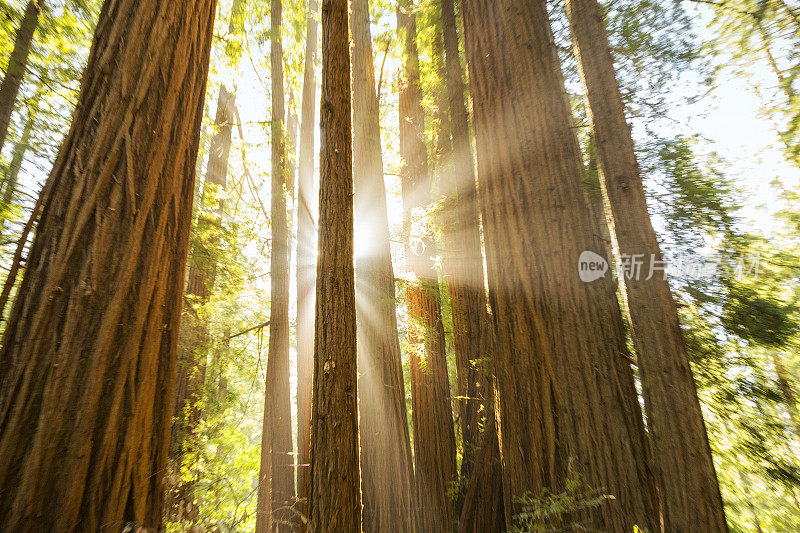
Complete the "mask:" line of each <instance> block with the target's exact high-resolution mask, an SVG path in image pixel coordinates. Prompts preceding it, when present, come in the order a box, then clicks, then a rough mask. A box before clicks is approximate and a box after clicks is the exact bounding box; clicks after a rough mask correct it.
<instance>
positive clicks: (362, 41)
mask: <svg viewBox="0 0 800 533" xmlns="http://www.w3.org/2000/svg"><path fill="white" fill-rule="evenodd" d="M351 10H352V11H351V15H350V28H351V33H352V38H353V49H352V53H353V77H352V78H353V132H354V138H353V180H354V189H355V217H356V220H358V236H357V238H358V239H359V240H360V241H362V240H363V243H364V244H363V250H362V252H361V254H360V255H359V257H357V258H356V292H357V294H358V299H357V306H356V313H357V318H358V345H359V360H358V361H359V373H360V378H359V387H358V390H359V410H360V418H359V429H360V442H361V491H362V500H363V504H364V509H363V517H362V522H363V530H364V531H367V532H372V531H374V532H378V531H411V530H412V525H413V512H412V504H411V487H412V482H413V479H414V477H413V476H414V472H413V465H412V462H411V443H410V440H409V433H408V414H407V412H406V397H405V384H404V382H403V368H402V362H401V356H400V342H399V338H398V334H397V316H396V313H395V305H396V302H395V286H394V270H393V268H392V257H391V251H390V246H389V222H388V214H387V207H386V188H385V185H384V181H383V159H382V154H381V138H380V124H379V118H380V116H379V111H378V97H377V95H376V92H375V71H374V66H373V56H372V37H371V36H370V27H369V25H370V16H369V6H368V2H367V0H353V1H352V2H351Z"/></svg>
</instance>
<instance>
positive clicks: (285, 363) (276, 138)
mask: <svg viewBox="0 0 800 533" xmlns="http://www.w3.org/2000/svg"><path fill="white" fill-rule="evenodd" d="M270 5H271V7H270V13H271V30H270V33H271V37H270V38H271V54H270V66H271V73H272V118H271V122H270V124H271V128H270V130H271V131H270V134H271V143H272V201H271V203H272V205H271V211H272V213H271V214H272V221H271V222H272V257H271V259H270V279H271V284H272V291H271V293H272V296H271V300H270V322H269V355H268V357H269V359H268V360H267V378H266V398H265V400H264V402H265V404H267V403H268V404H269V408H268V409H266V410H265V413H264V415H265V420H264V432H263V434H262V438H261V447H262V448H266V450H267V453H268V454H269V455H268V457H269V460H270V461H271V462H272V468H271V476H270V478H266V477H265V476H264V475H263V474H264V473H265V469H264V465H263V464H262V465H261V472H262V475H261V476H260V477H259V479H260V484H262V485H263V484H264V483H265V482H270V483H271V490H270V493H269V494H270V497H271V502H272V504H271V510H272V511H271V514H272V517H271V522H272V524H273V525H274V527H272V529H273V530H276V531H289V530H290V525H291V523H292V519H293V515H292V513H291V512H290V511H289V509H288V508H289V507H291V506H292V505H294V496H295V492H294V456H293V448H292V410H291V397H290V392H289V249H290V248H289V246H290V242H289V238H290V237H289V224H290V222H289V219H288V217H287V215H286V194H287V191H291V190H293V188H292V187H291V186H289V180H290V179H291V177H290V175H289V172H288V168H287V164H286V142H285V134H284V126H283V124H284V114H285V113H286V104H285V101H284V95H283V44H282V39H281V33H280V27H281V14H282V13H281V11H282V6H281V1H280V0H272V3H271V4H270ZM267 414H269V427H268V426H267V418H266V416H267ZM262 457H263V453H262ZM266 496H267V493H266V491H265V490H264V489H263V487H261V488H259V491H258V500H259V501H260V502H261V503H259V504H258V507H257V508H258V516H257V518H256V533H265V532H266V531H268V528H270V526H269V525H268V524H269V523H270V521H269V517H267V516H265V513H264V510H265V509H267V506H266V505H264V504H263V502H264V497H266Z"/></svg>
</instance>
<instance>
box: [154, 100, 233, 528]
mask: <svg viewBox="0 0 800 533" xmlns="http://www.w3.org/2000/svg"><path fill="white" fill-rule="evenodd" d="M235 99H236V98H235V95H234V94H233V93H229V92H228V90H227V89H226V88H225V86H224V85H223V86H221V87H220V90H219V97H218V99H217V113H216V116H215V118H214V124H215V126H216V128H217V133H216V134H215V135H214V137H213V138H212V139H211V148H210V150H209V155H208V168H207V170H206V180H205V184H204V186H203V194H202V198H201V212H200V214H199V215H198V220H197V234H198V235H200V236H202V237H204V238H202V239H200V240H198V242H195V243H194V244H193V246H191V248H192V249H191V250H190V255H189V261H188V263H189V275H188V279H187V282H186V290H185V292H184V298H183V317H182V319H181V331H180V338H179V342H178V372H177V378H176V380H175V406H174V416H173V419H172V431H171V437H170V440H171V444H170V461H171V462H172V463H173V464H174V467H176V468H179V467H180V463H181V461H182V458H183V456H184V454H185V453H186V452H191V451H192V449H193V448H196V446H197V441H196V439H197V426H198V424H199V423H200V418H201V416H202V409H201V406H200V404H201V401H202V399H203V388H204V385H205V378H206V366H207V358H208V350H209V343H210V340H211V339H210V337H209V324H208V319H207V318H206V317H205V316H202V313H201V310H202V308H203V306H204V305H206V304H207V303H208V301H209V299H210V298H211V295H212V293H213V290H214V284H215V282H216V277H217V254H218V251H217V247H218V245H219V231H220V230H221V224H222V210H223V199H222V196H223V194H224V190H225V185H226V182H227V176H228V158H229V156H230V151H231V133H232V128H233V120H234V111H233V110H234V106H235V105H236V104H235ZM206 236H207V238H205V237H206ZM171 489H172V490H173V493H172V494H169V495H168V497H167V500H168V507H169V513H170V514H171V515H173V516H174V517H175V519H176V520H184V519H187V518H188V519H190V520H196V519H197V516H198V510H199V509H198V507H197V504H196V502H195V501H194V483H180V484H179V485H178V486H176V487H168V491H170V490H171Z"/></svg>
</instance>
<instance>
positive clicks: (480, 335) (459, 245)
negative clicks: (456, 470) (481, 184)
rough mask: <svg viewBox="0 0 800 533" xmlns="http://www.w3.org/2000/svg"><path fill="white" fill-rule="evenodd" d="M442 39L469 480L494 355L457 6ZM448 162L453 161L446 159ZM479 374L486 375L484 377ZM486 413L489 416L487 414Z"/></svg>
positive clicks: (446, 13) (452, 282) (453, 298)
mask: <svg viewBox="0 0 800 533" xmlns="http://www.w3.org/2000/svg"><path fill="white" fill-rule="evenodd" d="M441 9H442V24H441V27H442V35H443V37H444V39H443V41H444V50H445V68H446V79H447V84H446V86H447V97H448V104H449V109H450V117H449V118H450V127H451V129H452V135H453V144H452V152H451V153H450V154H449V168H448V172H446V173H444V174H442V177H441V183H440V187H441V190H442V193H443V195H444V196H445V201H446V205H445V215H444V217H443V218H444V219H445V220H446V221H450V224H449V225H446V226H445V232H444V234H445V243H446V250H445V251H446V254H445V257H446V263H445V272H446V275H447V280H448V287H449V289H450V303H451V306H452V313H453V345H454V348H455V352H456V370H457V372H458V395H459V396H460V397H462V398H463V400H461V403H462V405H463V407H462V412H461V425H462V438H463V442H464V457H463V460H462V463H461V475H462V476H463V477H464V478H469V477H470V474H471V464H472V456H473V454H474V453H475V449H476V448H477V446H478V444H479V442H480V441H481V437H480V433H481V431H480V427H481V425H482V423H483V418H484V416H485V417H492V416H493V412H494V406H493V405H490V403H489V402H487V398H488V397H489V396H490V391H489V386H488V384H489V380H488V379H487V376H486V375H485V371H486V370H487V369H488V367H489V359H490V357H491V354H490V353H488V352H484V349H483V348H484V347H485V346H488V343H486V342H485V340H484V337H485V336H486V328H487V327H488V324H487V319H488V316H487V313H486V293H485V289H484V272H483V256H482V253H481V252H482V251H481V235H480V221H479V217H478V191H477V184H476V181H475V171H474V166H473V154H472V145H471V143H470V136H469V124H468V115H467V107H466V104H465V102H464V93H465V91H464V81H463V70H462V68H461V59H460V57H459V46H458V33H457V31H456V18H455V10H454V6H453V0H442V2H441ZM445 157H447V156H445ZM479 370H481V371H480V372H479ZM481 411H483V413H484V415H482V414H481Z"/></svg>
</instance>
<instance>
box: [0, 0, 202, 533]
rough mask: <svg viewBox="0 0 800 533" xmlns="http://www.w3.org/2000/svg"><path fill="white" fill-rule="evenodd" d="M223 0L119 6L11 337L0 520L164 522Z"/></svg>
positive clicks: (45, 213) (94, 65) (99, 44)
mask: <svg viewBox="0 0 800 533" xmlns="http://www.w3.org/2000/svg"><path fill="white" fill-rule="evenodd" d="M215 10H216V2H215V1H214V0H176V1H172V2H157V1H155V0H118V1H115V2H106V4H105V5H104V6H103V9H102V11H101V14H100V20H99V23H98V26H97V29H96V32H95V38H94V44H93V46H92V51H91V53H90V57H89V62H88V66H87V68H86V72H85V75H84V78H83V82H82V86H81V91H80V95H79V98H78V107H77V110H76V112H75V116H74V120H73V124H72V127H71V129H70V132H69V134H68V135H67V137H66V139H65V141H64V144H63V145H62V147H61V150H60V152H59V156H58V158H57V160H56V162H55V165H54V167H53V170H52V172H51V174H50V176H49V178H48V180H47V183H46V186H45V188H44V191H43V199H42V202H41V209H40V211H39V213H40V217H39V219H38V222H37V223H36V234H35V238H34V240H33V243H32V246H31V250H30V253H29V255H28V258H27V268H26V269H25V275H24V277H23V279H22V283H21V287H20V290H19V292H18V296H17V298H16V301H15V302H14V305H13V309H12V311H11V316H10V318H9V321H8V325H7V327H6V330H5V332H4V335H3V343H2V351H0V360H2V363H3V367H4V368H7V369H9V373H8V374H7V377H8V379H7V380H5V386H6V394H4V396H5V400H6V401H5V403H4V404H3V406H2V408H1V410H0V487H2V489H0V490H2V497H0V523H2V524H3V526H4V527H5V528H6V529H9V530H15V531H74V530H78V531H96V530H98V529H100V528H101V527H105V528H115V529H120V528H122V527H123V524H124V523H126V522H130V523H135V524H138V525H142V526H145V527H152V528H156V527H158V526H159V525H160V523H161V516H162V512H161V507H162V494H163V477H164V471H165V465H166V459H167V448H168V441H169V431H170V417H171V415H172V398H173V388H174V380H175V361H176V345H177V340H178V328H179V322H180V313H181V294H182V292H183V283H184V266H185V261H186V253H187V247H188V235H189V223H190V218H191V208H192V194H193V191H194V175H195V158H196V156H197V145H198V142H199V134H200V122H201V118H202V112H203V95H204V92H205V84H206V77H207V71H208V61H209V50H210V46H211V37H212V30H213V23H214V13H215Z"/></svg>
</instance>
